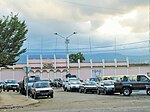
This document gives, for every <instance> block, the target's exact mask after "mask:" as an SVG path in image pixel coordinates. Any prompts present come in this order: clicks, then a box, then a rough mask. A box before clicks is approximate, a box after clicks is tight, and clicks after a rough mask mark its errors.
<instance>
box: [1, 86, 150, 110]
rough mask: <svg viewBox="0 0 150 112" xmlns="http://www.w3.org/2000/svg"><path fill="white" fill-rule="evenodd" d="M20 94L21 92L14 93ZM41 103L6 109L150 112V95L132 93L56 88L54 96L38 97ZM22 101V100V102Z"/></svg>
mask: <svg viewBox="0 0 150 112" xmlns="http://www.w3.org/2000/svg"><path fill="white" fill-rule="evenodd" d="M13 94H19V93H13ZM37 100H39V101H40V103H38V104H35V105H31V106H26V107H23V108H18V109H17V108H15V109H6V110H0V111H5V112H6V111H8V112H120V111H121V112H150V96H147V95H146V94H138V93H135V94H132V95H131V96H130V97H125V96H122V95H120V94H115V95H97V94H91V93H88V94H84V93H78V92H64V91H63V90H62V89H55V93H54V98H38V99H37ZM20 103H21V102H20Z"/></svg>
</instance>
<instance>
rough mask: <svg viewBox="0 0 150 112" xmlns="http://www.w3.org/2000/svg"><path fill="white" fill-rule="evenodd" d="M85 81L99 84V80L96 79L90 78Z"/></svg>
mask: <svg viewBox="0 0 150 112" xmlns="http://www.w3.org/2000/svg"><path fill="white" fill-rule="evenodd" d="M86 81H94V82H96V83H97V84H99V82H100V79H99V78H96V77H91V78H88V79H86Z"/></svg>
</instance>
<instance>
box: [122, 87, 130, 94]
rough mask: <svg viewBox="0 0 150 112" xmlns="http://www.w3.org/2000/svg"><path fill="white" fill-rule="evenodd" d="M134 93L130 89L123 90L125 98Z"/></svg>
mask: <svg viewBox="0 0 150 112" xmlns="http://www.w3.org/2000/svg"><path fill="white" fill-rule="evenodd" d="M131 93H132V90H131V89H130V88H128V87H125V88H123V95H124V96H130V94H131Z"/></svg>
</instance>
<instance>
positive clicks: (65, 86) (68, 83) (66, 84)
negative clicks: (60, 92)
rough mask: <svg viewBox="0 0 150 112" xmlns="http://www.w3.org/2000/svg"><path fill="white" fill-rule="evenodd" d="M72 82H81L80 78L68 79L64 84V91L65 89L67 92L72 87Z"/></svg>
mask: <svg viewBox="0 0 150 112" xmlns="http://www.w3.org/2000/svg"><path fill="white" fill-rule="evenodd" d="M71 81H80V79H79V78H67V80H66V81H64V82H63V89H64V91H66V90H67V88H68V86H69V85H70V82H71Z"/></svg>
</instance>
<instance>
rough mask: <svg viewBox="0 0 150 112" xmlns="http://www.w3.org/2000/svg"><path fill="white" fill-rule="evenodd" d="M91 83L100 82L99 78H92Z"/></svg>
mask: <svg viewBox="0 0 150 112" xmlns="http://www.w3.org/2000/svg"><path fill="white" fill-rule="evenodd" d="M89 81H95V82H98V81H99V80H98V79H97V78H90V79H89Z"/></svg>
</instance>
